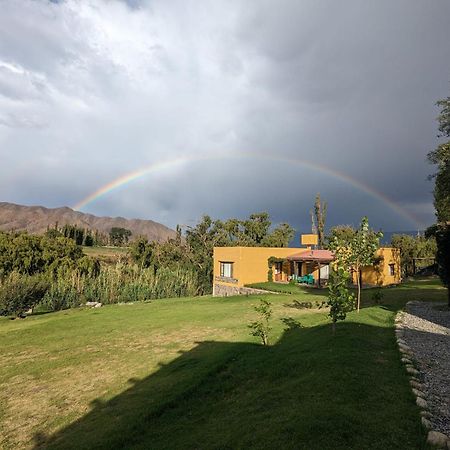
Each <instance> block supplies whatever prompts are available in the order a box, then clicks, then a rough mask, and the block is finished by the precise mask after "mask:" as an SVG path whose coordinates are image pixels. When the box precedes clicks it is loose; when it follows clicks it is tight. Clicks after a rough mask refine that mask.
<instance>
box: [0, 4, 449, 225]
mask: <svg viewBox="0 0 450 450" xmlns="http://www.w3.org/2000/svg"><path fill="white" fill-rule="evenodd" d="M449 14H450V4H449V3H448V2H446V1H444V0H437V1H434V2H426V1H424V0H421V1H419V0H413V1H412V0H398V1H396V2H389V1H387V0H383V1H378V2H372V3H368V2H364V3H362V2H360V1H357V0H347V1H345V2H333V1H325V2H315V1H312V0H311V1H302V2H296V1H292V0H282V1H280V2H276V3H274V2H273V1H269V0H266V1H261V2H258V4H257V5H256V4H253V3H251V2H245V1H238V0H236V1H232V2H225V1H224V2H222V1H209V2H202V3H201V4H200V3H198V2H194V1H187V2H186V1H181V0H179V1H174V2H164V1H153V2H149V1H144V0H142V1H140V0H133V1H128V2H119V1H117V2H109V1H106V0H88V1H83V2H80V1H77V0H66V1H61V2H49V1H46V0H35V1H32V0H19V1H17V0H14V1H13V0H6V1H5V2H3V3H2V15H1V16H0V156H1V160H2V164H1V165H0V196H1V198H0V200H4V201H15V202H19V203H26V204H31V203H34V204H36V203H43V204H45V205H47V206H60V205H65V204H68V205H73V204H76V203H77V202H79V201H80V200H81V199H83V198H84V197H86V196H87V195H88V194H90V193H92V192H94V191H95V190H96V189H98V188H99V187H101V186H102V185H104V184H106V183H108V182H110V181H112V180H114V179H116V178H118V177H120V176H121V175H123V174H125V173H130V172H133V171H136V170H138V169H140V168H142V167H146V166H149V165H152V164H157V163H158V162H160V161H166V160H171V159H172V160H178V158H192V161H191V162H190V163H186V162H185V163H182V164H174V165H172V166H170V165H169V166H165V167H163V168H161V169H159V170H154V171H151V172H149V175H148V176H146V177H141V178H140V179H139V180H136V181H134V182H130V183H128V184H127V185H124V186H122V187H121V188H119V189H116V190H114V191H112V192H110V193H108V194H106V195H104V196H103V197H100V198H98V199H97V200H96V201H95V202H92V203H91V204H89V205H87V206H86V208H85V210H86V211H89V212H93V213H97V214H108V215H122V216H129V217H146V218H152V219H154V220H159V221H162V222H164V223H166V224H168V225H171V226H174V225H175V224H176V223H183V224H192V223H193V221H195V220H196V219H197V218H198V217H199V216H200V215H201V214H202V213H208V214H211V215H213V216H215V217H221V218H226V217H230V216H244V215H247V214H249V213H251V212H254V211H257V210H268V211H269V212H270V213H271V214H272V215H273V218H274V220H275V221H277V222H279V221H289V222H291V223H292V224H293V225H294V226H296V227H297V228H298V229H302V228H307V227H308V226H309V209H310V207H311V204H312V202H313V197H314V195H315V194H316V192H318V191H320V192H321V193H322V196H323V197H324V198H326V199H327V200H328V202H329V205H330V206H329V224H330V225H331V224H336V223H354V224H356V223H357V222H358V220H359V219H360V217H361V216H362V215H364V214H368V215H369V217H370V218H371V222H372V223H373V225H374V226H376V227H383V228H384V229H386V230H394V229H408V228H415V227H417V226H418V224H417V223H416V222H417V221H418V222H422V223H425V224H428V223H431V222H432V221H433V209H432V195H431V190H432V184H431V183H430V182H429V181H427V179H426V177H427V175H428V174H429V173H430V172H431V171H432V170H433V168H432V167H431V166H429V165H428V164H427V163H426V161H425V155H426V153H427V151H428V150H430V149H432V148H434V147H435V146H436V144H437V140H436V123H435V117H436V115H437V113H438V111H437V109H436V107H435V106H434V103H435V101H436V100H438V99H439V98H443V97H446V96H448V95H449V87H450V84H449V82H450V47H449V46H448V42H450V29H449V27H448V26H447V23H446V22H447V18H448V17H449ZM249 152H251V153H252V154H253V155H255V156H254V157H252V158H248V157H243V155H248V153H249ZM220 154H225V155H228V157H227V158H222V159H214V157H215V156H217V155H220ZM205 155H207V156H209V157H210V159H208V158H206V159H205V158H204V156H205ZM239 155H241V157H239ZM232 156H233V157H232ZM267 158H272V159H267ZM277 158H278V159H279V161H276V159H277ZM305 161H306V162H307V163H312V164H313V165H315V166H316V167H317V166H324V167H326V168H331V169H332V170H335V171H338V172H340V173H341V174H344V175H345V177H347V178H348V179H349V178H353V179H354V180H356V181H355V182H354V183H352V182H351V181H348V179H347V181H345V179H343V178H342V177H340V176H338V175H337V176H336V175H332V174H330V172H329V170H327V169H325V170H320V169H317V168H316V169H313V168H311V165H309V166H308V165H305V164H304V163H302V162H305ZM358 183H362V184H365V185H366V187H367V189H368V190H375V191H378V192H379V193H380V195H381V196H384V197H385V198H388V199H389V201H388V202H386V201H384V200H382V199H380V197H379V196H377V195H373V194H369V193H367V192H365V191H364V190H361V189H360V188H358V186H357V185H358ZM412 216H414V217H416V218H417V220H416V221H415V220H412V219H411V217H412Z"/></svg>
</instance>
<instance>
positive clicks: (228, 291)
mask: <svg viewBox="0 0 450 450" xmlns="http://www.w3.org/2000/svg"><path fill="white" fill-rule="evenodd" d="M254 294H278V292H270V291H265V290H263V289H254V288H249V287H239V286H227V285H225V284H218V283H214V289H213V295H214V297H228V296H231V295H254Z"/></svg>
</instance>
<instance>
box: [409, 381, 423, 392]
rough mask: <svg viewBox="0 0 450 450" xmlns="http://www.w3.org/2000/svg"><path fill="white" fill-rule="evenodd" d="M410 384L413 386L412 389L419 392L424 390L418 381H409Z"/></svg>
mask: <svg viewBox="0 0 450 450" xmlns="http://www.w3.org/2000/svg"><path fill="white" fill-rule="evenodd" d="M409 384H410V385H411V387H412V388H414V389H417V390H419V391H420V390H421V389H422V384H421V383H419V382H418V381H416V380H409Z"/></svg>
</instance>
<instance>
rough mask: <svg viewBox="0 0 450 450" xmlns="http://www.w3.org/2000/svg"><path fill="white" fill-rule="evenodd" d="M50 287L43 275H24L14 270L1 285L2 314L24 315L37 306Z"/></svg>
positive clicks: (0, 312) (0, 302)
mask: <svg viewBox="0 0 450 450" xmlns="http://www.w3.org/2000/svg"><path fill="white" fill-rule="evenodd" d="M48 288H49V283H48V281H47V280H46V279H45V278H44V277H43V276H42V275H33V276H29V275H26V276H23V275H20V274H19V273H17V272H13V273H12V274H11V275H10V276H9V277H8V278H7V279H6V281H5V282H4V283H3V284H2V285H1V287H0V315H2V316H8V315H15V316H16V317H24V316H25V313H26V311H28V310H29V309H30V308H33V307H34V306H36V305H37V304H38V303H39V302H40V301H41V300H42V299H43V298H44V295H45V293H46V292H47V290H48Z"/></svg>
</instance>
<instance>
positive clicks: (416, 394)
mask: <svg viewBox="0 0 450 450" xmlns="http://www.w3.org/2000/svg"><path fill="white" fill-rule="evenodd" d="M412 393H413V394H414V395H415V396H416V397H422V398H424V397H425V394H424V393H423V392H422V391H419V390H418V389H415V388H412Z"/></svg>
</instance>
